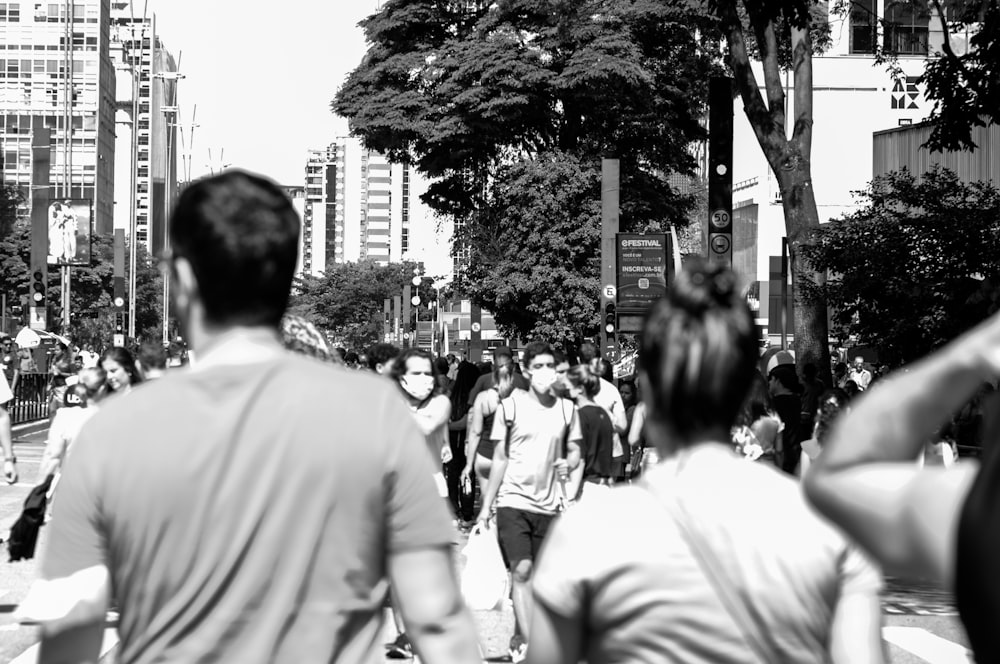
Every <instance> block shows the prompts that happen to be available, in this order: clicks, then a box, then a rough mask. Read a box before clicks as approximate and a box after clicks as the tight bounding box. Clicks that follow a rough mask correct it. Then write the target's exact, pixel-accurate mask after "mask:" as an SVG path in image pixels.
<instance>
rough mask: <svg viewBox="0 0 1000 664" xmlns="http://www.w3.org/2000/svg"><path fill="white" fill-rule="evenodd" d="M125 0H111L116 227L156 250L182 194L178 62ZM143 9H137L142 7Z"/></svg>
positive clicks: (151, 22)
mask: <svg viewBox="0 0 1000 664" xmlns="http://www.w3.org/2000/svg"><path fill="white" fill-rule="evenodd" d="M143 9H145V7H144V6H139V7H137V6H136V5H134V4H132V3H130V2H122V1H120V0H116V1H113V2H112V3H111V53H112V58H113V61H114V66H115V71H116V74H117V83H118V84H117V93H116V120H115V122H116V124H117V126H118V132H117V149H116V154H117V155H118V159H117V161H116V164H115V180H116V190H117V191H118V195H117V196H116V199H115V216H114V218H115V227H116V228H123V229H125V231H126V233H130V232H131V220H132V217H133V216H134V217H135V234H136V240H137V243H138V244H139V245H142V246H144V247H145V248H146V250H147V251H149V252H150V253H152V254H154V255H156V254H158V253H159V252H160V251H161V250H162V249H163V246H164V242H165V238H166V233H167V227H166V219H167V215H168V208H169V204H170V201H171V200H172V199H173V198H174V197H175V196H176V194H177V161H178V159H177V154H178V152H179V150H178V147H179V146H178V145H177V128H178V124H179V123H178V113H177V76H178V74H177V65H176V62H175V60H174V57H173V55H171V53H170V52H169V51H168V50H167V49H166V46H165V45H164V43H163V41H162V39H161V38H160V35H159V33H158V32H157V29H156V16H155V15H153V14H148V15H146V16H143V15H142V13H141V12H142V11H143ZM137 10H138V11H137Z"/></svg>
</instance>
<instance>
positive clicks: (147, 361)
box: [138, 341, 167, 372]
mask: <svg viewBox="0 0 1000 664" xmlns="http://www.w3.org/2000/svg"><path fill="white" fill-rule="evenodd" d="M138 359H139V364H141V365H142V370H143V371H145V372H149V371H150V370H152V371H164V370H166V368H167V350H166V349H165V348H164V347H163V344H160V343H156V342H155V341H146V342H145V343H143V344H142V346H140V347H139V357H138Z"/></svg>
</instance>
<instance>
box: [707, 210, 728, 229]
mask: <svg viewBox="0 0 1000 664" xmlns="http://www.w3.org/2000/svg"><path fill="white" fill-rule="evenodd" d="M711 221H712V226H714V227H716V228H725V227H726V226H728V225H729V221H730V218H729V213H728V212H726V211H725V210H713V211H712V217H711Z"/></svg>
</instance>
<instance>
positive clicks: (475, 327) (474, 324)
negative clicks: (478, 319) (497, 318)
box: [472, 323, 483, 332]
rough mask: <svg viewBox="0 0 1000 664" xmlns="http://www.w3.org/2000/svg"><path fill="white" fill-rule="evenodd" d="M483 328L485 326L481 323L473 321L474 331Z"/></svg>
mask: <svg viewBox="0 0 1000 664" xmlns="http://www.w3.org/2000/svg"><path fill="white" fill-rule="evenodd" d="M482 329H483V326H482V325H480V324H479V323H473V324H472V331H473V332H479V331H480V330H482Z"/></svg>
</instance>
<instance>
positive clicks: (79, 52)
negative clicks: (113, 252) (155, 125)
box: [0, 0, 115, 234]
mask: <svg viewBox="0 0 1000 664" xmlns="http://www.w3.org/2000/svg"><path fill="white" fill-rule="evenodd" d="M110 11H111V7H110V1H109V0H71V1H66V2H58V3H38V2H17V1H14V2H4V3H0V144H2V147H0V149H2V155H3V180H4V182H5V183H8V184H14V185H16V186H18V187H21V188H22V189H23V190H24V193H25V194H26V200H29V201H30V196H27V193H28V188H29V187H30V185H31V141H32V127H33V126H45V127H48V128H50V129H51V130H52V157H51V164H52V165H51V172H50V182H51V189H50V192H51V196H52V197H53V198H56V197H58V198H86V199H91V200H92V201H93V210H94V231H95V232H97V233H102V234H103V233H111V230H112V216H113V205H114V163H115V140H114V134H115V126H114V103H115V71H114V68H113V66H112V63H111V57H110V53H109V42H110V39H109V28H110Z"/></svg>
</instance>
